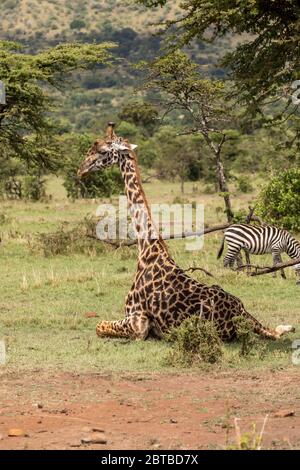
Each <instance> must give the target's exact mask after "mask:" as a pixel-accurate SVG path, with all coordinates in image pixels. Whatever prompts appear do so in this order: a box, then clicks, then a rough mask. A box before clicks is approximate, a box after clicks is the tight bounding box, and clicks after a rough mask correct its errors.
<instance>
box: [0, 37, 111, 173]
mask: <svg viewBox="0 0 300 470" xmlns="http://www.w3.org/2000/svg"><path fill="white" fill-rule="evenodd" d="M111 47H113V44H112V43H105V44H100V45H97V44H63V45H59V46H57V47H54V48H52V49H49V50H46V51H43V52H40V53H38V54H34V55H32V54H27V53H24V51H23V49H22V47H21V46H20V45H19V44H16V43H14V42H8V41H0V78H1V81H2V82H3V83H4V85H5V88H6V102H5V103H3V104H0V161H1V168H2V167H4V166H6V165H5V164H7V162H9V161H10V160H11V159H12V158H15V157H16V158H18V159H20V160H21V161H23V162H26V163H28V164H33V165H35V166H38V167H39V168H43V169H50V170H54V169H56V168H57V167H58V166H59V165H60V162H61V152H60V148H59V146H58V143H57V140H56V139H55V135H56V133H57V129H56V128H55V126H54V124H53V122H52V120H51V111H53V108H54V98H53V90H63V88H64V86H66V85H68V86H70V85H71V80H70V79H71V77H72V72H74V71H80V70H86V69H90V68H93V67H94V66H96V65H99V64H107V63H108V62H109V60H110V53H109V48H111Z"/></svg>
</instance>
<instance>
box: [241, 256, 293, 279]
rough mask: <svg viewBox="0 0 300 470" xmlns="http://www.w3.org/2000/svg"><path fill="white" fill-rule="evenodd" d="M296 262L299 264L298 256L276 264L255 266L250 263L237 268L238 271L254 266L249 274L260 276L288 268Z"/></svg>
mask: <svg viewBox="0 0 300 470" xmlns="http://www.w3.org/2000/svg"><path fill="white" fill-rule="evenodd" d="M296 264H300V258H298V259H296V260H292V261H286V262H285V263H278V264H276V266H256V265H253V264H250V265H246V264H245V265H242V266H239V267H238V268H237V270H238V271H240V270H242V269H245V268H249V267H250V268H254V269H255V271H252V272H251V273H249V276H261V275H262V274H269V273H273V272H275V271H280V270H281V269H284V268H288V267H290V266H295V265H296Z"/></svg>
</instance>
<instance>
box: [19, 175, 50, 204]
mask: <svg viewBox="0 0 300 470" xmlns="http://www.w3.org/2000/svg"><path fill="white" fill-rule="evenodd" d="M23 196H24V197H25V199H30V200H31V201H39V200H40V199H42V198H44V197H45V196H46V192H45V180H42V179H41V177H40V176H39V175H29V176H25V178H24V184H23Z"/></svg>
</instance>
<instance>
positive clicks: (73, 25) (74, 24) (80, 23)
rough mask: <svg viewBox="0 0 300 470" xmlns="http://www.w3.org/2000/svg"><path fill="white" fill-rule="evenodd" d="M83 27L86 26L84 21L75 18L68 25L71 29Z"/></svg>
mask: <svg viewBox="0 0 300 470" xmlns="http://www.w3.org/2000/svg"><path fill="white" fill-rule="evenodd" d="M85 26H86V25H85V21H84V20H82V19H81V18H75V20H73V21H71V23H70V28H71V29H82V28H84V27H85Z"/></svg>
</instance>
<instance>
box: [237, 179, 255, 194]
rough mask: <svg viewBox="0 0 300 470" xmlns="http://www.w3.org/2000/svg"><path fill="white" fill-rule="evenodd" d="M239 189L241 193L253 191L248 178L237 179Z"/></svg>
mask: <svg viewBox="0 0 300 470" xmlns="http://www.w3.org/2000/svg"><path fill="white" fill-rule="evenodd" d="M236 182H237V189H238V191H240V192H241V193H251V192H252V191H253V186H252V184H251V183H250V181H249V177H248V176H240V177H239V178H237V181H236Z"/></svg>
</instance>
